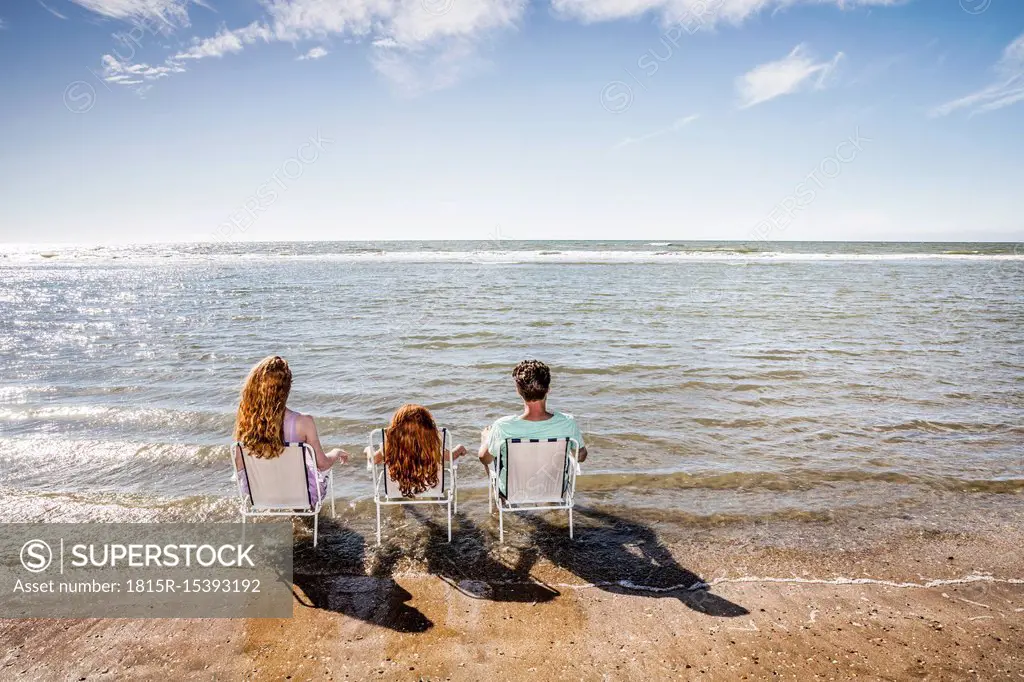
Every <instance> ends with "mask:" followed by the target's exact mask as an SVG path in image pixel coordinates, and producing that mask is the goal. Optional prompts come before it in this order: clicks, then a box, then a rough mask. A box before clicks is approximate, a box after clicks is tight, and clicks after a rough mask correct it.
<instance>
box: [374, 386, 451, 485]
mask: <svg viewBox="0 0 1024 682" xmlns="http://www.w3.org/2000/svg"><path fill="white" fill-rule="evenodd" d="M441 456H442V455H441V437H440V436H439V435H438V433H437V424H436V423H434V418H433V417H432V416H431V414H430V410H428V409H427V408H425V407H423V406H422V405H402V406H401V407H400V408H398V410H397V411H396V412H395V414H394V416H393V417H391V424H390V425H389V426H388V429H387V433H386V435H385V437H384V463H385V465H386V466H387V468H388V473H389V475H390V476H391V479H392V480H394V481H395V482H396V483H398V487H399V489H401V491H402V495H404V496H406V497H411V496H413V495H418V494H419V493H422V492H424V491H425V490H429V489H431V488H433V487H434V486H436V485H437V475H438V469H440V466H439V464H440V463H441Z"/></svg>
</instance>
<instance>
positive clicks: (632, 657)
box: [0, 496, 1024, 680]
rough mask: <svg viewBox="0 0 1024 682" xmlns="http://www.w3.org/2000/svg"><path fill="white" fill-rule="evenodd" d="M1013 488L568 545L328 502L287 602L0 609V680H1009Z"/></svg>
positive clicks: (613, 527) (607, 523)
mask: <svg viewBox="0 0 1024 682" xmlns="http://www.w3.org/2000/svg"><path fill="white" fill-rule="evenodd" d="M994 497H995V496H994ZM1003 497H1004V498H1005V497H1007V496H1003ZM1014 502H1015V501H1014V500H1013V499H1002V500H1000V499H992V500H979V501H977V503H975V504H972V505H971V507H970V508H967V507H965V508H964V509H963V510H962V513H963V515H964V517H965V520H967V521H968V522H971V523H974V524H976V525H975V528H974V529H973V530H971V531H970V532H950V531H942V530H938V529H936V528H935V527H933V526H934V524H935V523H936V521H935V515H934V514H931V513H925V512H924V511H923V510H920V511H919V513H915V514H902V515H894V516H893V517H892V518H890V519H884V520H881V521H880V522H879V523H877V524H875V525H873V526H864V525H859V524H860V523H861V522H860V521H858V520H857V519H856V518H852V519H848V520H841V521H836V522H833V523H820V522H786V523H777V524H771V525H765V526H763V527H760V528H745V529H744V528H740V527H736V526H725V527H721V528H717V529H709V528H704V529H700V528H694V529H691V530H690V531H681V532H679V533H675V534H673V535H674V539H672V540H668V541H666V540H663V538H661V537H659V536H658V535H656V534H654V533H652V532H650V529H651V526H648V525H646V524H643V523H640V522H635V521H624V520H621V519H617V518H609V515H607V514H605V513H604V512H599V511H597V510H587V509H583V510H581V513H580V517H581V521H580V537H579V539H578V540H577V541H576V542H574V543H570V542H569V541H568V538H563V537H559V533H558V531H562V530H564V528H562V527H561V526H562V525H564V519H561V518H559V517H558V515H556V514H552V515H550V516H538V517H524V518H523V519H520V520H517V521H516V522H514V523H513V524H511V525H512V532H510V533H509V542H508V543H507V544H506V545H505V546H499V545H497V544H496V543H494V542H493V539H492V538H491V535H492V529H491V528H490V524H489V523H488V522H486V520H484V521H483V522H481V525H476V524H474V523H473V521H471V520H470V519H469V518H467V517H465V516H462V517H461V518H460V519H459V527H461V530H462V532H457V535H456V539H455V541H454V542H453V543H452V544H450V545H449V544H447V543H444V542H443V538H442V537H441V531H440V526H438V525H437V524H436V523H435V519H432V518H431V517H430V516H429V515H417V516H415V518H409V519H404V520H405V521H407V523H402V522H403V518H402V514H401V512H399V513H397V514H396V515H395V517H394V519H393V521H394V523H392V525H391V528H392V530H395V528H396V526H401V530H405V531H408V530H415V529H418V530H419V531H421V532H420V533H419V534H417V533H411V537H405V538H402V539H400V540H396V541H395V542H385V544H384V546H383V547H382V548H381V549H379V550H377V549H375V548H367V547H365V541H364V540H363V536H362V535H361V534H360V533H356V532H353V531H351V530H349V529H348V528H349V526H348V525H347V522H346V524H345V525H343V524H342V523H341V521H345V520H344V519H339V522H334V521H326V522H325V524H324V526H325V527H326V530H325V534H324V536H323V537H322V540H321V546H320V548H318V549H317V550H313V549H312V547H311V546H309V541H308V538H304V537H303V536H302V531H301V529H300V533H299V537H298V544H297V547H296V569H295V571H296V572H295V581H294V582H295V588H294V594H295V601H294V613H293V617H292V618H291V619H280V620H272V619H263V620H118V619H104V620H74V621H64V620H23V621H4V622H3V623H2V624H0V633H2V635H0V636H2V639H3V641H4V643H5V644H6V646H5V649H6V651H5V654H4V656H3V658H2V662H0V670H2V671H3V672H2V673H0V677H4V678H7V679H14V678H21V679H39V680H42V679H74V680H83V679H84V680H94V679H96V680H101V679H126V678H127V679H153V678H157V677H166V676H168V675H172V676H181V675H183V674H184V675H188V676H189V677H190V678H191V679H210V680H213V679H261V680H263V679H265V680H280V679H296V680H301V679H336V680H337V679H374V678H376V679H411V680H416V679H431V680H435V679H437V680H441V679H444V680H449V679H450V680H476V679H488V678H491V679H495V678H497V679H509V678H518V677H529V678H532V679H544V680H590V679H640V678H645V679H669V678H673V679H721V680H726V679H730V680H731V679H769V678H780V679H851V678H854V677H867V678H870V679H1020V678H1021V677H1024V615H1022V614H1024V580H1022V578H1024V575H1022V574H1021V570H1020V569H1021V566H1022V565H1024V561H1022V559H1024V549H1022V547H1024V534H1022V533H1021V527H1022V526H1021V523H1020V520H1021V518H1020V517H1021V510H1020V509H1019V505H1016V506H1014ZM990 504H995V505H998V506H1000V507H1002V510H1001V511H1000V513H999V514H991V513H990V512H991V511H992V510H991V509H990V508H988V507H989V505H990ZM983 507H984V508H985V509H982V508H983ZM983 511H985V512H986V513H987V514H988V516H987V518H988V521H984V520H983V519H981V516H980V514H981V513H982V512H983ZM409 516H410V517H412V516H413V515H411V514H410V515H409ZM531 518H532V519H533V520H530V519H531ZM477 520H478V521H479V519H477ZM352 523H353V524H358V520H357V519H352ZM543 524H550V526H551V528H547V529H544V532H540V530H541V529H540V526H541V525H543ZM588 532H589V534H590V535H589V538H588ZM368 537H371V538H372V536H368ZM370 542H371V543H372V539H371V541H370ZM360 556H362V557H363V558H362V561H363V563H364V566H365V570H364V571H362V572H360V571H359V569H358V568H357V566H356V564H355V563H354V562H357V561H360V559H359V557H360ZM601 557H604V559H603V560H601V559H600V558H601ZM629 557H632V559H630V558H629ZM673 581H675V582H673ZM669 583H672V584H669Z"/></svg>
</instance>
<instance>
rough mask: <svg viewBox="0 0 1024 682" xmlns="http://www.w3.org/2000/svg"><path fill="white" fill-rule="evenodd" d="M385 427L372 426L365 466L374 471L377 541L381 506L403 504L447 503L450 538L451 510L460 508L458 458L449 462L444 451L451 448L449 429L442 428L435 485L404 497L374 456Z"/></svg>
mask: <svg viewBox="0 0 1024 682" xmlns="http://www.w3.org/2000/svg"><path fill="white" fill-rule="evenodd" d="M385 437H386V429H374V430H373V431H371V432H370V458H369V461H368V462H367V463H366V468H367V469H368V470H369V471H370V472H371V473H372V475H373V502H374V504H375V505H376V507H377V544H378V545H380V508H381V507H383V506H395V505H404V504H443V505H446V506H447V507H448V542H451V541H452V510H453V508H454V511H456V512H458V511H459V500H458V482H459V481H458V474H459V467H458V462H452V461H451V459H450V458H446V457H445V456H444V453H445V452H446V451H448V450H450V449H451V448H450V446H449V443H450V442H451V439H450V437H449V434H448V429H441V432H440V440H441V454H440V458H439V459H438V463H437V466H438V470H437V485H436V486H434V487H433V488H430V489H429V490H424V491H423V492H422V493H419V494H418V495H415V496H413V497H405V496H403V495H402V491H401V489H400V488H399V486H398V483H396V482H395V480H394V479H393V478H391V475H390V474H389V473H388V468H387V465H386V464H384V463H380V464H378V463H377V461H376V458H375V457H374V456H373V454H374V453H376V452H377V449H378V448H381V452H383V451H384V450H383V447H384V438H385Z"/></svg>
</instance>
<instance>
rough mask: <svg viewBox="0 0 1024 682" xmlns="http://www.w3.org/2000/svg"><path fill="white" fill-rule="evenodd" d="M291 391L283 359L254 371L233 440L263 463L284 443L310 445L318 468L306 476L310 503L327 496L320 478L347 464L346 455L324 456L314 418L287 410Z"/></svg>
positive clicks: (241, 401) (333, 452) (277, 453)
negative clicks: (341, 464)
mask: <svg viewBox="0 0 1024 682" xmlns="http://www.w3.org/2000/svg"><path fill="white" fill-rule="evenodd" d="M291 388H292V370H291V368H289V367H288V362H287V361H286V360H285V359H284V358H282V357H280V356H278V355H271V356H270V357H267V358H264V359H263V360H261V361H260V362H259V364H257V365H256V366H255V367H253V368H252V370H251V371H250V372H249V376H248V377H246V379H245V383H244V384H243V385H242V395H241V398H240V399H239V402H238V415H237V416H236V417H235V440H236V441H238V442H239V443H241V444H242V445H243V446H244V447H245V449H246V450H247V451H248V452H249V453H250V454H251V455H252V456H253V457H258V458H266V459H270V458H273V457H278V456H280V454H281V453H282V452H283V451H284V447H285V443H306V444H307V445H309V446H310V447H311V448H312V449H313V453H314V455H315V456H316V468H317V471H316V472H312V471H310V472H309V474H308V476H307V480H308V483H309V495H310V499H313V500H316V499H323V497H324V495H325V494H326V492H327V480H326V478H325V477H324V476H323V474H324V473H325V472H327V471H328V470H329V469H330V468H331V467H332V466H334V464H335V463H336V462H339V461H340V462H342V463H343V464H344V463H346V462H348V457H349V455H348V453H347V452H345V451H344V450H340V449H336V450H331V451H330V452H327V453H325V452H324V449H323V446H322V445H320V436H319V434H318V433H317V430H316V423H315V422H314V421H313V418H312V417H311V416H309V415H308V414H300V413H299V412H295V411H293V410H290V409H288V405H287V403H288V394H289V393H290V392H291ZM235 469H236V470H241V469H242V457H241V455H239V453H238V452H237V451H236V452H235ZM243 485H244V481H243ZM318 489H319V490H318Z"/></svg>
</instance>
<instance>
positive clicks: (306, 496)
mask: <svg viewBox="0 0 1024 682" xmlns="http://www.w3.org/2000/svg"><path fill="white" fill-rule="evenodd" d="M235 453H241V455H242V468H241V469H240V470H238V471H236V472H235V476H234V478H235V481H236V482H237V483H238V497H239V500H240V502H241V507H240V510H239V511H241V514H242V523H245V520H246V519H247V518H248V517H250V516H312V517H313V546H314V547H316V542H317V531H318V528H319V524H318V516H319V514H320V507H321V506H322V505H323V503H324V500H323V498H322V497H320V494H319V493H320V486H317V487H316V493H317V495H316V498H313V497H312V495H311V494H310V490H309V485H308V484H307V476H308V475H309V472H310V471H312V472H313V475H314V476H316V475H317V468H316V455H315V454H314V453H313V448H312V447H310V446H309V445H307V444H306V443H285V448H284V451H283V452H282V453H281V454H280V455H278V456H277V457H272V458H266V459H264V458H260V457H253V456H252V455H250V454H249V452H248V451H247V450H246V448H245V447H244V446H243V445H242V444H241V443H235V445H234V447H233V448H232V451H231V460H232V464H233V463H234V456H235ZM232 468H234V467H232ZM243 477H244V480H245V482H247V483H248V486H245V485H243ZM246 488H248V491H246ZM327 494H328V496H330V499H331V516H334V515H335V508H334V471H333V470H331V471H329V472H328V473H327Z"/></svg>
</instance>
